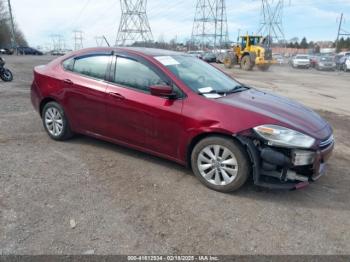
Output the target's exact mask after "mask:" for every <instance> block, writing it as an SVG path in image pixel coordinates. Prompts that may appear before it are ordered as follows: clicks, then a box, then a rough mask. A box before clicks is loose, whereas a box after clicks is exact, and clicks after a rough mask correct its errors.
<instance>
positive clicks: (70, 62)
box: [62, 58, 74, 71]
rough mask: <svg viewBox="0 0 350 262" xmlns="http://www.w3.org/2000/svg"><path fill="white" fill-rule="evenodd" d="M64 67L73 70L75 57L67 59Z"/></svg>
mask: <svg viewBox="0 0 350 262" xmlns="http://www.w3.org/2000/svg"><path fill="white" fill-rule="evenodd" d="M62 65H63V68H64V69H66V70H68V71H73V66H74V58H70V59H67V60H65V61H64V62H63V63H62Z"/></svg>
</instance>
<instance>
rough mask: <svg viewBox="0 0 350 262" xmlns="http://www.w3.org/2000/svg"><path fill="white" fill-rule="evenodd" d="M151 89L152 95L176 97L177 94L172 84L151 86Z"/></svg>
mask: <svg viewBox="0 0 350 262" xmlns="http://www.w3.org/2000/svg"><path fill="white" fill-rule="evenodd" d="M150 90H151V95H153V96H160V97H167V98H176V94H175V93H174V90H173V88H172V87H171V86H167V85H158V86H151V87H150Z"/></svg>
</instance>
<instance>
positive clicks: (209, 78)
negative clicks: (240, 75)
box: [156, 55, 241, 94]
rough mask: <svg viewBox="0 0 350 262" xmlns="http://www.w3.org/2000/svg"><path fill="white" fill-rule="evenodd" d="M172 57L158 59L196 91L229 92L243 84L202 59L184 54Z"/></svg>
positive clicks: (200, 92) (201, 92)
mask: <svg viewBox="0 0 350 262" xmlns="http://www.w3.org/2000/svg"><path fill="white" fill-rule="evenodd" d="M156 59H157V57H156ZM170 59H171V60H170ZM170 59H168V61H165V60H164V57H163V58H162V57H158V60H163V62H162V63H163V65H165V66H166V67H167V68H168V69H169V70H170V71H171V72H172V73H173V74H174V75H176V76H177V77H178V78H179V79H180V80H182V81H183V82H184V83H185V84H186V85H187V86H188V87H189V88H191V89H192V90H193V91H194V92H196V93H199V94H203V93H227V92H230V91H232V90H233V89H235V88H237V87H239V86H241V84H239V83H238V82H236V81H235V80H233V79H232V78H230V77H228V76H226V75H225V74H224V73H222V72H221V71H220V70H218V69H216V68H215V67H213V66H211V65H209V64H208V63H206V62H203V61H202V60H200V59H197V58H194V57H191V56H184V55H178V56H171V57H170Z"/></svg>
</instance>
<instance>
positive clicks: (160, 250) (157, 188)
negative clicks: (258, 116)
mask: <svg viewBox="0 0 350 262" xmlns="http://www.w3.org/2000/svg"><path fill="white" fill-rule="evenodd" d="M5 59H6V60H7V66H8V67H9V68H11V69H12V70H13V72H14V74H15V80H14V82H12V83H4V82H0V112H1V113H0V115H1V117H0V254H83V253H90V254H91V253H95V254H216V255H219V254H350V219H349V218H350V201H349V199H350V190H349V189H350V171H349V162H350V150H349V147H350V135H349V130H350V103H349V102H350V84H349V83H350V81H349V80H350V73H343V72H340V73H339V72H316V71H314V70H295V69H291V68H289V67H277V66H276V67H274V68H272V69H271V70H270V71H269V72H259V71H255V72H243V71H240V70H239V69H232V70H230V71H229V72H230V73H232V74H233V75H234V76H236V77H237V78H238V79H239V80H240V81H241V82H243V83H245V84H248V85H251V86H255V87H257V88H259V89H263V90H267V91H272V92H276V93H278V94H281V95H285V96H287V97H290V98H293V99H297V100H299V101H300V102H302V103H304V104H305V105H307V106H310V107H312V108H313V109H315V110H317V111H318V112H319V113H320V114H321V115H322V116H324V117H325V118H326V119H327V120H328V121H329V122H330V123H331V124H332V126H333V127H334V132H335V137H336V142H337V144H336V149H335V152H334V155H333V156H332V158H331V159H330V162H329V170H328V173H327V175H326V176H324V177H322V178H321V179H320V180H319V181H318V182H317V183H314V184H312V185H311V186H309V187H308V188H306V189H303V190H300V191H291V192H289V191H288V192H286V191H269V190H265V189H260V188H257V187H255V186H253V185H252V184H251V183H248V184H247V185H246V186H244V187H243V189H241V190H240V191H239V192H236V193H234V194H220V193H217V192H214V191H212V190H209V189H207V188H206V187H204V186H202V185H201V184H200V182H199V181H198V180H197V179H196V178H195V177H194V176H193V175H192V173H191V172H190V171H189V170H187V169H185V168H183V167H181V166H179V165H177V164H174V163H172V162H169V161H166V160H163V159H159V158H156V157H153V156H150V155H146V154H143V153H140V152H137V151H134V150H130V149H127V148H124V147H120V146H117V145H113V144H109V143H106V142H101V141H98V140H95V139H92V138H88V137H84V136H77V137H76V138H74V139H73V140H71V141H68V142H64V143H59V142H54V141H52V140H50V139H49V137H48V136H47V135H46V134H45V132H44V129H43V127H42V125H41V120H40V118H39V117H38V115H37V113H36V112H34V110H33V108H32V105H31V103H30V98H29V90H30V84H31V81H32V69H33V66H34V65H39V64H43V63H46V62H47V61H48V60H50V59H52V58H51V57H45V56H44V57H30V56H27V57H16V56H13V57H5ZM71 220H74V221H71ZM71 222H75V224H76V226H75V227H74V228H72V227H71V224H70V223H71ZM73 224H74V223H73Z"/></svg>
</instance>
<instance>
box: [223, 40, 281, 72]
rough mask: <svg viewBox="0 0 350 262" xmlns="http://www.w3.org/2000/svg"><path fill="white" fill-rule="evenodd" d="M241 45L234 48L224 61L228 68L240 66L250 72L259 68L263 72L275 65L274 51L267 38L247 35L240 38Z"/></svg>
mask: <svg viewBox="0 0 350 262" xmlns="http://www.w3.org/2000/svg"><path fill="white" fill-rule="evenodd" d="M240 40H241V41H240V43H239V44H237V45H235V46H233V47H232V51H230V52H228V53H227V54H226V56H225V59H224V65H225V67H226V68H232V67H233V66H234V65H240V66H241V68H242V69H243V70H246V71H249V70H252V69H253V68H254V66H257V67H258V69H260V70H261V71H267V70H268V69H269V68H270V65H272V64H274V60H273V59H272V49H271V48H270V45H269V42H270V41H268V39H267V38H264V37H263V36H254V35H246V36H241V37H240Z"/></svg>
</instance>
